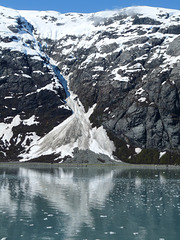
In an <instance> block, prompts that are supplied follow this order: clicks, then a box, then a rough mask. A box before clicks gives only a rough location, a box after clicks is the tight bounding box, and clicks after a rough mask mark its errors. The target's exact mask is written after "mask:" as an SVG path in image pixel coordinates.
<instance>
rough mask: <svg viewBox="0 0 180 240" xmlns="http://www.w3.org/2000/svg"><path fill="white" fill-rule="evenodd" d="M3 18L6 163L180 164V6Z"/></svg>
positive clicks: (1, 122) (6, 13) (3, 13)
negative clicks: (116, 161) (30, 161)
mask: <svg viewBox="0 0 180 240" xmlns="http://www.w3.org/2000/svg"><path fill="white" fill-rule="evenodd" d="M0 24H1V25H0V29H1V32H0V54H1V58H0V65H1V68H0V91H1V94H0V97H1V103H0V104H1V111H0V113H1V115H0V129H1V131H0V139H1V140H0V146H1V150H0V151H1V160H2V161H5V160H12V161H13V160H20V161H26V160H33V161H37V160H38V161H53V160H56V161H58V162H63V161H66V162H72V161H75V162H76V161H81V162H88V161H89V160H90V161H91V162H104V161H105V160H106V159H119V160H123V161H129V162H148V163H153V162H158V161H160V162H161V163H174V162H176V163H178V161H179V160H178V158H179V159H180V157H179V151H180V122H179V118H180V102H179V96H180V36H179V34H180V11H178V10H171V9H161V8H151V7H130V8H125V9H121V10H116V11H104V12H98V13H92V14H79V13H68V14H60V13H58V12H52V11H47V12H38V11H17V10H13V9H7V8H4V7H1V8H0ZM106 156H107V157H106Z"/></svg>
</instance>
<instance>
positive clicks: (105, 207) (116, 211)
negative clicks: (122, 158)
mask: <svg viewBox="0 0 180 240" xmlns="http://www.w3.org/2000/svg"><path fill="white" fill-rule="evenodd" d="M179 222H180V170H179V169H174V170H173V169H172V170H170V169H159V170H158V169H138V168H135V169H133V168H129V169H127V168H125V167H123V168H118V169H115V168H111V169H108V168H95V167H93V168H60V167H59V168H58V167H50V168H47V167H44V168H42V167H41V168H37V167H36V168H34V167H33V168H32V167H15V166H14V167H0V239H2V238H5V237H7V239H8V240H21V239H25V240H33V239H36V240H54V239H55V240H56V239H58V240H59V239H60V240H69V239H71V240H73V239H74V240H75V239H78V240H86V239H88V240H96V239H101V240H106V239H107V240H109V239H112V240H116V239H117V240H131V239H132V240H179V236H180V227H179Z"/></svg>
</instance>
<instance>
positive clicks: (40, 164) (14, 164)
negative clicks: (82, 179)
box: [0, 162, 180, 169]
mask: <svg viewBox="0 0 180 240" xmlns="http://www.w3.org/2000/svg"><path fill="white" fill-rule="evenodd" d="M2 167H30V168H88V167H91V168H129V169H133V168H135V169H141V168H142V169H180V166H179V165H167V164H129V163H125V162H121V163H117V162H116V163H101V164H96V163H92V164H91V163H46V162H0V168H2Z"/></svg>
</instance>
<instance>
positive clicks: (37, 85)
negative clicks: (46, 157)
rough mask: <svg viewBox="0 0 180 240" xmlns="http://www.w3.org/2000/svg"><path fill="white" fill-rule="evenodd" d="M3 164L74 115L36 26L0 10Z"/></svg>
mask: <svg viewBox="0 0 180 240" xmlns="http://www.w3.org/2000/svg"><path fill="white" fill-rule="evenodd" d="M0 24H1V34H0V38H1V39H0V66H1V67H0V98H1V101H0V109H1V110H0V129H1V131H0V148H1V149H0V153H1V156H0V160H1V161H14V160H17V159H20V157H19V154H22V156H23V154H24V153H25V152H27V151H29V150H28V149H29V148H30V147H31V145H33V144H35V142H36V141H37V140H38V139H39V138H40V137H42V136H44V135H45V134H46V133H48V132H49V131H50V130H52V129H53V128H54V127H55V126H56V125H57V124H59V123H60V122H63V121H64V120H65V119H66V118H67V117H69V116H70V115H71V114H72V110H71V109H70V108H69V107H67V106H66V104H65V101H64V99H65V98H66V92H65V90H64V88H63V86H62V84H61V82H60V81H61V80H63V78H62V77H61V78H59V76H58V71H59V70H58V68H57V67H56V66H54V65H52V64H50V62H49V57H48V56H46V55H45V54H44V53H43V52H42V51H41V49H40V47H39V44H38V42H37V41H36V39H35V38H34V35H33V31H34V29H33V26H32V25H31V24H30V23H28V22H27V21H26V19H25V18H23V17H22V16H21V15H20V14H19V13H18V12H17V11H15V10H10V9H6V8H1V9H0Z"/></svg>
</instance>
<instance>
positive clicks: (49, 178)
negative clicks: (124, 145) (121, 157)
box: [0, 167, 114, 237]
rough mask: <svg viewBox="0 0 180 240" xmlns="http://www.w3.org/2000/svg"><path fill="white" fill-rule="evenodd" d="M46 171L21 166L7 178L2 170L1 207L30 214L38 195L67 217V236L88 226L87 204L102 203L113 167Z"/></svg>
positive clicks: (99, 205) (89, 210) (12, 212)
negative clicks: (12, 175)
mask: <svg viewBox="0 0 180 240" xmlns="http://www.w3.org/2000/svg"><path fill="white" fill-rule="evenodd" d="M46 171H47V169H46V170H45V171H38V170H36V169H29V168H23V167H21V168H19V169H18V171H17V176H18V178H17V179H15V178H13V177H12V178H8V180H7V178H6V174H5V172H4V175H3V178H2V181H1V184H0V202H1V205H3V207H4V209H6V210H7V211H8V213H9V214H10V215H12V216H15V215H16V213H17V211H21V212H22V211H23V212H24V213H23V214H24V215H25V216H28V215H30V216H29V217H31V215H32V214H33V211H34V210H33V209H34V201H35V199H36V198H37V197H38V196H39V197H43V198H44V199H45V200H47V201H48V204H49V205H50V206H54V207H55V208H56V210H58V211H59V212H61V213H64V215H65V216H66V219H67V223H66V224H65V226H66V230H65V232H66V233H68V236H69V237H70V236H73V235H74V231H77V230H78V229H80V228H81V226H82V225H83V224H86V225H87V226H89V227H91V228H92V227H93V226H94V222H93V217H92V215H91V208H96V209H98V208H99V209H101V208H102V207H103V206H104V204H105V202H106V199H107V196H108V195H109V193H110V191H111V190H112V189H113V181H112V179H113V175H114V174H113V171H105V170H100V171H99V172H97V171H96V172H94V171H92V169H91V170H88V169H80V170H70V169H63V168H56V169H52V170H51V171H47V172H46ZM77 171H78V174H79V171H81V175H80V176H81V177H80V178H79V177H77ZM88 175H90V176H89V177H87V176H88ZM20 195H21V197H20ZM17 199H18V201H17ZM21 199H22V201H21ZM9 206H11V207H9ZM42 210H43V209H42Z"/></svg>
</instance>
